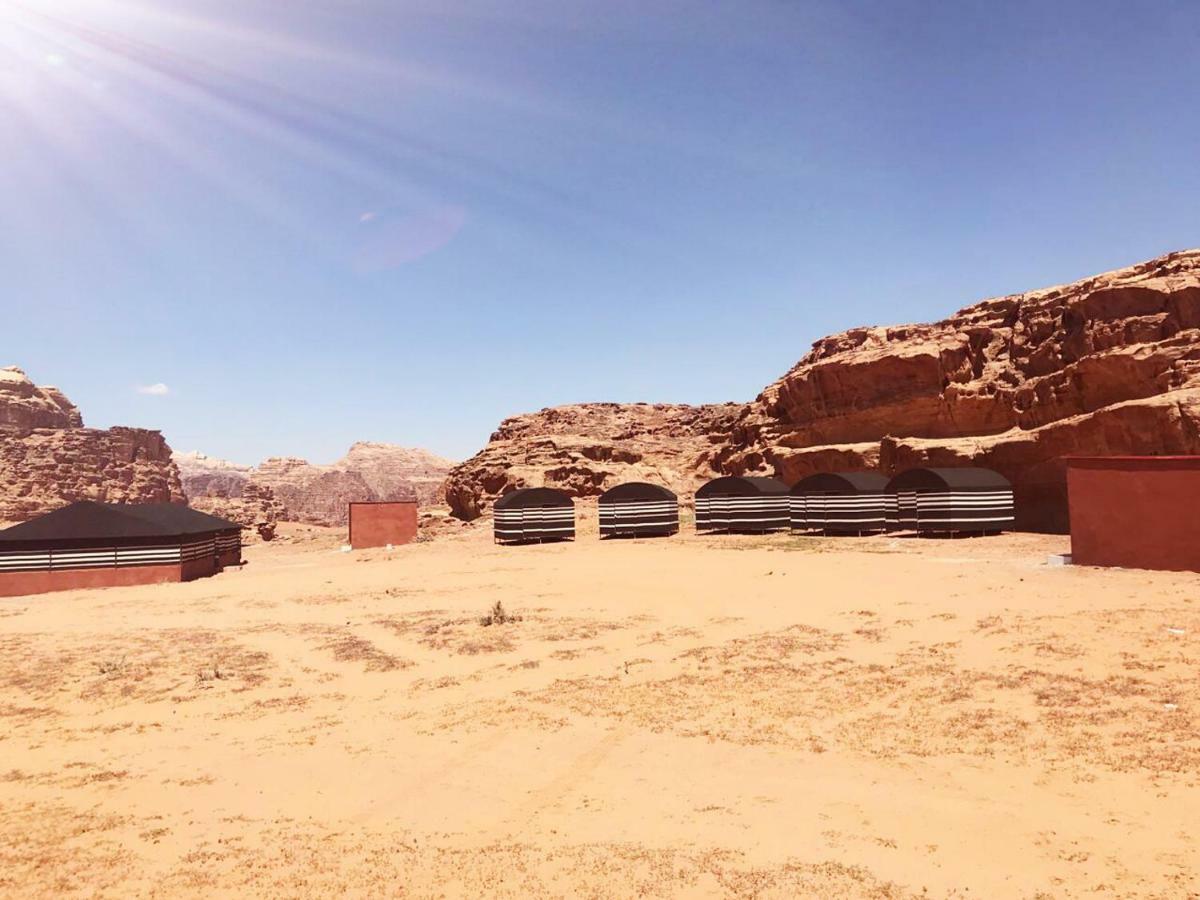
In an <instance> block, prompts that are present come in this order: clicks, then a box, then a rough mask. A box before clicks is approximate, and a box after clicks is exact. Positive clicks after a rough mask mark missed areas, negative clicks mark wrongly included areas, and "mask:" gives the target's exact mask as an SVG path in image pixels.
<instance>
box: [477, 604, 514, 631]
mask: <svg viewBox="0 0 1200 900" xmlns="http://www.w3.org/2000/svg"><path fill="white" fill-rule="evenodd" d="M520 621H521V617H520V616H518V615H514V614H513V613H510V612H509V611H508V610H506V609H505V608H504V604H503V603H501V602H500V601H499V600H497V601H496V602H495V603H494V604H493V605H492V608H491V609H489V610H488V611H487V613H486V614H484V615H483V616H480V618H479V624H480V625H482V626H483V627H484V628H488V627H490V626H492V625H508V624H510V623H512V622H520Z"/></svg>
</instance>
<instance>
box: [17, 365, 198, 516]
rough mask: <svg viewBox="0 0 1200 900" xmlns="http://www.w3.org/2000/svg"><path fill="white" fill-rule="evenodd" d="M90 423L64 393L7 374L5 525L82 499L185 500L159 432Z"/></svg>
mask: <svg viewBox="0 0 1200 900" xmlns="http://www.w3.org/2000/svg"><path fill="white" fill-rule="evenodd" d="M82 424H83V420H82V418H81V416H80V415H79V410H77V409H76V408H75V406H74V405H73V404H72V403H71V402H70V401H69V400H68V399H67V398H66V397H64V396H63V395H62V393H61V392H59V391H58V390H56V389H54V388H44V387H37V386H35V385H33V383H32V382H31V381H30V380H29V379H28V378H27V377H26V376H25V374H24V373H23V372H21V370H20V369H17V368H12V367H10V368H7V369H0V520H7V521H23V520H25V519H28V518H31V517H32V516H35V515H40V514H41V513H44V512H49V511H50V510H53V509H57V508H58V507H60V506H64V505H65V504H67V503H72V502H74V501H76V500H99V501H104V502H115V503H120V502H125V503H151V502H154V503H162V502H171V503H182V502H184V496H183V489H182V486H181V484H180V481H179V473H178V471H176V469H175V465H174V464H173V463H172V462H171V448H170V447H168V446H167V442H166V441H164V440H163V437H162V435H161V434H160V433H159V432H157V431H149V430H146V429H142V428H120V427H117V428H109V429H106V430H102V429H97V428H83V427H82Z"/></svg>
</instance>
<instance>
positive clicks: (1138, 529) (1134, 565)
mask: <svg viewBox="0 0 1200 900" xmlns="http://www.w3.org/2000/svg"><path fill="white" fill-rule="evenodd" d="M1067 494H1068V500H1069V505H1070V514H1071V561H1072V562H1073V563H1075V564H1077V565H1084V566H1124V567H1126V568H1131V569H1170V570H1190V571H1196V572H1200V514H1198V510H1200V456H1111V457H1081V458H1076V459H1068V460H1067Z"/></svg>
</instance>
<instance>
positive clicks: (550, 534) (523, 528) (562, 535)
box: [492, 488, 575, 544]
mask: <svg viewBox="0 0 1200 900" xmlns="http://www.w3.org/2000/svg"><path fill="white" fill-rule="evenodd" d="M492 511H493V528H494V535H495V540H496V541H497V542H498V543H501V544H524V543H532V542H534V541H539V542H540V541H562V540H573V539H574V538H575V504H574V503H573V502H572V500H571V498H570V497H568V496H567V495H566V494H564V493H563V492H562V491H556V490H555V489H554V488H519V489H518V490H515V491H512V492H511V493H508V494H505V495H504V496H503V497H501V498H500V499H499V500H497V501H496V503H495V505H494V506H493V507H492Z"/></svg>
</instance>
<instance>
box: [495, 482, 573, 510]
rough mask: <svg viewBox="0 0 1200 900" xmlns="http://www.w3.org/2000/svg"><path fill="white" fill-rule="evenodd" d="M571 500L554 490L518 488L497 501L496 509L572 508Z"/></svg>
mask: <svg viewBox="0 0 1200 900" xmlns="http://www.w3.org/2000/svg"><path fill="white" fill-rule="evenodd" d="M572 505H573V504H572V502H571V498H570V497H568V496H567V495H566V494H564V493H563V492H562V491H559V490H555V489H554V488H545V487H540V488H518V489H517V490H515V491H511V492H509V493H507V494H505V495H504V496H503V497H501V498H500V499H499V500H497V501H496V503H495V505H494V507H493V508H494V509H528V508H530V507H536V506H572Z"/></svg>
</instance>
